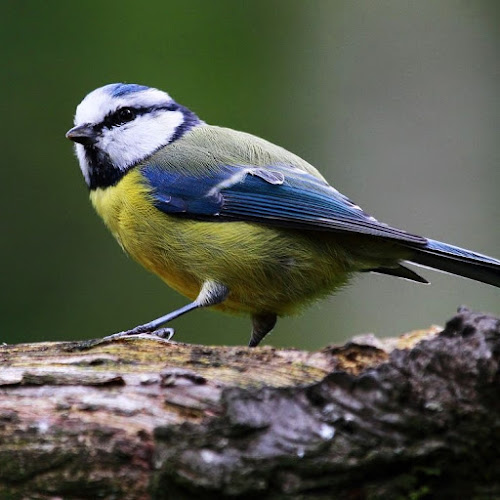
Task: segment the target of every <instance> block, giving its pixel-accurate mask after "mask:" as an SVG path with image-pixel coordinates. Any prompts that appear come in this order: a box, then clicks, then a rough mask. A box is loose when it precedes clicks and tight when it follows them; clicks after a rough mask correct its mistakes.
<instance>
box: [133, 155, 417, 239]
mask: <svg viewBox="0 0 500 500" xmlns="http://www.w3.org/2000/svg"><path fill="white" fill-rule="evenodd" d="M141 171H142V174H143V175H144V177H145V178H146V179H147V181H148V183H149V185H150V186H151V188H152V194H153V197H154V201H155V205H156V207H157V208H158V209H159V210H161V211H162V212H164V213H166V214H172V215H173V214H177V215H179V216H184V217H191V218H196V219H203V220H219V221H221V222H222V221H231V220H232V221H236V220H239V221H249V222H257V223H264V224H269V225H272V226H284V227H290V228H298V229H304V230H324V231H348V232H356V233H362V234H368V235H372V236H378V237H383V238H389V239H392V240H398V241H402V242H405V243H408V244H412V245H416V246H421V245H422V246H423V245H425V244H426V241H427V240H426V239H425V238H423V237H420V236H415V235H412V234H409V233H406V232H405V231H402V230H399V229H395V228H393V227H390V226H388V225H386V224H383V223H381V222H378V221H377V220H376V219H374V218H373V217H371V216H370V215H368V214H366V213H365V212H363V210H361V209H360V208H359V207H358V206H357V205H355V204H354V203H352V202H351V201H350V200H349V199H348V198H346V197H345V196H344V195H342V194H341V193H339V192H338V191H336V190H335V189H334V188H332V187H331V186H330V185H328V184H327V183H326V182H325V181H324V180H322V179H321V178H317V177H315V176H313V175H311V174H309V173H307V172H304V171H303V170H300V169H297V168H295V167H291V166H283V165H276V166H269V167H265V168H264V167H247V166H231V165H227V166H220V167H218V168H217V169H207V170H206V172H204V173H203V174H199V173H198V174H196V173H193V174H189V175H186V174H185V173H180V172H178V171H177V172H176V171H171V170H167V169H166V168H165V167H164V166H162V165H157V164H154V163H150V164H147V165H143V166H141Z"/></svg>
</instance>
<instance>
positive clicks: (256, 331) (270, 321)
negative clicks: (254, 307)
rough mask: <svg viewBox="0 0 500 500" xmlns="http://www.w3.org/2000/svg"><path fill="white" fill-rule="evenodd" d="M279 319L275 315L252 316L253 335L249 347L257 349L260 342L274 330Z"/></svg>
mask: <svg viewBox="0 0 500 500" xmlns="http://www.w3.org/2000/svg"><path fill="white" fill-rule="evenodd" d="M277 319H278V318H277V316H276V314H274V313H265V314H254V315H253V316H252V326H253V329H252V335H251V337H250V342H249V343H248V347H257V346H258V345H259V343H260V341H261V340H262V339H263V338H264V337H265V336H266V335H267V334H268V333H269V332H270V331H271V330H272V329H273V328H274V325H275V324H276V320H277Z"/></svg>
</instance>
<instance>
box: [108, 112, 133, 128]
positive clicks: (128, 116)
mask: <svg viewBox="0 0 500 500" xmlns="http://www.w3.org/2000/svg"><path fill="white" fill-rule="evenodd" d="M134 118H135V111H134V110H133V109H132V108H120V109H119V110H117V111H116V112H115V113H113V116H112V122H113V125H123V124H124V123H127V122H131V121H132V120H133V119H134Z"/></svg>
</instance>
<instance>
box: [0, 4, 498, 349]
mask: <svg viewBox="0 0 500 500" xmlns="http://www.w3.org/2000/svg"><path fill="white" fill-rule="evenodd" d="M499 5H500V4H499V3H498V2H497V1H496V0H491V1H485V0H475V1H474V2H471V1H466V0H463V1H460V0H439V1H438V2H436V1H427V0H422V1H418V2H415V1H405V0H380V1H376V2H373V1H370V0H359V1H357V0H354V1H352V0H339V1H336V0H331V1H316V0H310V1H307V2H305V1H299V0H283V1H279V0H253V1H252V2H237V1H234V0H211V1H205V0H190V1H189V2H180V1H175V2H172V1H165V0H158V1H143V2H137V1H131V0H121V1H119V2H118V1H95V0H86V1H85V2H59V1H55V0H48V1H45V2H39V1H35V0H26V1H22V2H20V1H18V0H2V2H0V53H1V68H2V71H1V75H2V76H1V78H0V102H1V109H2V116H1V120H0V127H1V134H0V140H1V143H2V146H1V167H0V168H1V172H2V182H1V184H0V189H1V196H0V204H1V206H0V209H1V221H2V231H1V250H0V251H1V262H2V299H1V313H0V325H1V328H0V341H5V342H8V343H11V342H27V341H38V340H56V339H83V338H92V337H97V336H101V335H104V334H108V333H112V332H114V331H117V330H121V329H124V328H128V327H132V326H134V325H136V324H138V323H142V322H144V321H147V320H150V319H152V318H154V317H157V316H159V315H161V314H164V313H165V312H168V311H169V310H171V309H173V308H176V307H179V306H180V305H182V304H184V303H185V302H186V300H185V299H184V298H183V297H180V296H179V295H177V294H176V293H174V292H172V291H170V290H169V289H168V288H167V287H166V286H165V285H163V283H161V282H160V280H159V279H158V278H156V277H154V276H153V275H150V274H148V273H147V272H145V271H144V270H143V269H142V268H140V267H139V265H137V264H135V263H134V262H132V261H131V260H130V259H128V258H127V257H126V256H125V255H124V254H123V253H122V252H121V250H120V248H119V247H118V245H117V244H116V243H115V242H114V241H113V239H112V237H111V235H110V234H109V233H108V232H107V230H106V229H105V227H104V225H103V224H102V223H101V221H100V220H99V219H98V217H97V216H96V214H95V213H94V212H93V210H92V208H91V206H90V204H89V202H88V196H87V190H86V186H85V184H84V182H83V179H82V177H81V174H80V171H79V168H78V165H77V162H76V159H75V158H74V156H73V152H72V146H71V144H70V143H69V141H67V140H66V139H65V138H64V134H65V132H66V131H67V130H68V128H70V126H71V125H72V117H73V113H74V109H75V107H76V105H77V104H78V103H79V102H80V100H81V99H82V98H83V96H84V95H85V94H86V93H87V92H89V91H91V90H93V89H94V88H96V87H98V86H101V85H103V84H106V83H110V82H117V81H125V82H137V83H142V84H147V85H150V86H156V87H159V88H162V89H165V90H167V91H168V92H169V93H170V94H171V95H173V96H174V98H176V100H178V101H179V102H181V103H183V104H184V105H186V106H188V107H190V108H192V109H194V110H195V111H196V112H197V113H198V114H199V116H201V117H202V118H203V119H205V120H206V121H207V122H209V123H213V124H219V125H225V126H229V127H232V128H236V129H241V130H245V131H248V132H252V133H254V134H257V135H259V136H263V137H265V138H267V139H269V140H271V141H273V142H276V143H278V144H281V145H283V146H284V147H286V148H288V149H290V150H292V151H294V152H295V153H298V154H299V155H301V156H303V157H304V158H305V159H307V160H309V161H310V162H311V163H313V164H314V165H316V166H317V167H318V168H319V169H320V170H321V171H322V172H323V173H324V174H325V176H326V177H327V178H328V179H329V180H330V181H331V182H332V183H333V184H334V185H335V186H336V187H337V188H338V189H340V190H341V191H342V192H344V193H345V194H347V195H348V196H350V197H351V198H352V199H354V200H355V201H356V202H357V203H359V204H360V205H362V206H363V207H364V208H365V209H367V210H368V211H370V212H371V213H373V214H374V215H375V216H376V217H378V218H379V219H380V220H383V221H385V222H388V223H390V224H392V225H395V226H397V227H401V228H404V229H407V230H409V231H412V232H415V233H420V234H424V235H426V236H430V237H433V238H436V239H442V240H444V241H448V242H451V243H455V244H458V245H462V246H465V247H469V248H472V249H475V250H477V251H481V252H483V253H486V254H490V255H495V256H497V257H500V229H499V220H500V199H499V186H500V169H499V166H500V140H499V139H500V137H499V125H500V113H499V111H500V104H499V98H500V71H499V70H500V58H499V45H500V29H499V26H500V8H499ZM422 273H423V274H424V275H425V276H426V277H427V278H430V280H431V281H432V286H423V285H417V284H412V283H409V282H405V281H402V280H396V279H393V278H389V277H383V276H377V275H370V276H368V275H366V276H365V275H364V276H360V277H359V278H358V279H357V280H355V281H354V282H353V283H352V284H351V285H350V286H349V287H348V288H346V289H345V290H343V291H341V292H339V293H338V294H337V295H336V296H335V297H331V298H330V299H328V300H325V301H323V302H320V303H318V304H317V305H315V306H313V307H312V308H311V309H309V310H308V311H307V312H306V313H304V314H303V315H302V316H300V317H298V318H290V319H283V320H281V321H280V322H279V323H278V326H277V328H276V329H275V331H274V332H273V334H272V335H271V336H269V337H268V338H267V340H266V342H267V343H272V344H274V345H276V346H285V345H286V346H297V347H300V348H308V349H313V348H319V347H321V346H323V345H325V344H326V343H329V342H342V341H344V340H346V339H348V338H349V337H351V336H352V335H355V334H359V333H364V332H374V333H376V334H377V335H381V336H385V335H395V334H398V333H400V332H404V331H407V330H410V329H414V328H418V327H426V326H427V325H429V324H430V323H438V324H443V323H444V321H445V320H446V319H447V318H448V317H450V316H451V315H452V314H453V313H454V311H455V309H456V307H457V306H459V305H460V304H467V305H469V306H471V307H473V308H476V309H481V310H489V311H491V312H495V313H497V314H500V291H499V290H498V289H495V288H493V287H490V286H487V285H482V284H478V283H473V282H469V281H467V280H463V279H459V278H456V277H452V276H447V275H441V274H438V273H434V272H431V271H427V270H422ZM173 326H175V327H176V329H177V340H179V341H186V342H200V343H211V344H221V343H225V344H244V343H246V342H247V340H248V333H249V330H250V323H249V320H248V319H247V318H232V317H229V316H223V315H220V314H218V313H213V312H210V311H199V312H195V313H192V314H190V315H188V316H186V317H184V318H180V319H179V320H177V321H176V322H175V323H174V324H173Z"/></svg>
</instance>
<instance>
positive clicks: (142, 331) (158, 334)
mask: <svg viewBox="0 0 500 500" xmlns="http://www.w3.org/2000/svg"><path fill="white" fill-rule="evenodd" d="M174 333H175V330H174V329H173V328H158V329H156V330H152V329H151V328H148V327H147V326H146V325H140V326H136V327H135V328H132V329H131V330H125V331H123V332H118V333H113V334H112V335H107V336H106V337H104V338H103V339H102V340H104V341H107V340H117V339H123V338H128V337H131V336H133V337H136V338H142V339H161V340H165V341H166V342H168V341H170V339H171V338H172V337H173V336H174Z"/></svg>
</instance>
